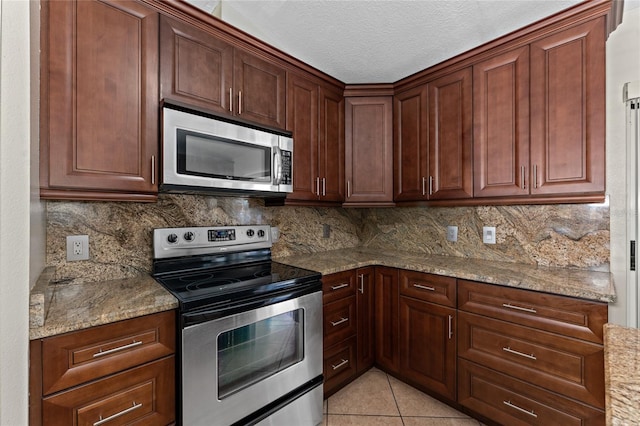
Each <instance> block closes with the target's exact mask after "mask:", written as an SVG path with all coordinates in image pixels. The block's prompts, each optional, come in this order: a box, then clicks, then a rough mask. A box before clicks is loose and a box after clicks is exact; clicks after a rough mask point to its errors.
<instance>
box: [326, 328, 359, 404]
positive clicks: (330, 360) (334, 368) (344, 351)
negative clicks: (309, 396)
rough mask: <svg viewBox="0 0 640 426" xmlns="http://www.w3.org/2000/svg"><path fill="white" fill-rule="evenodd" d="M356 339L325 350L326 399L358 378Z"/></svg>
mask: <svg viewBox="0 0 640 426" xmlns="http://www.w3.org/2000/svg"><path fill="white" fill-rule="evenodd" d="M356 345H357V343H356V338H355V337H352V338H350V339H347V340H345V341H342V342H340V343H338V344H336V345H333V346H331V347H329V348H325V350H324V368H323V372H324V397H325V398H327V397H328V396H329V395H331V394H333V393H334V392H335V391H337V390H338V389H340V388H341V387H342V386H343V385H344V384H346V383H347V382H349V381H351V380H352V379H353V378H354V377H355V376H356V371H357V370H356V367H357V363H356Z"/></svg>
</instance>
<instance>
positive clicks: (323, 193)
mask: <svg viewBox="0 0 640 426" xmlns="http://www.w3.org/2000/svg"><path fill="white" fill-rule="evenodd" d="M322 196H323V197H326V196H327V178H322Z"/></svg>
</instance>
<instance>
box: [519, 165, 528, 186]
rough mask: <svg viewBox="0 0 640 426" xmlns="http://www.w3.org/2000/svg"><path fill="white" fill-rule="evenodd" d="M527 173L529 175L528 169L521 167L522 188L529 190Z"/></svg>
mask: <svg viewBox="0 0 640 426" xmlns="http://www.w3.org/2000/svg"><path fill="white" fill-rule="evenodd" d="M526 173H527V168H526V167H525V166H522V167H520V187H521V188H522V189H527V181H526V179H525V174H526Z"/></svg>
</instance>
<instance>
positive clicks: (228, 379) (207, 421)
mask: <svg viewBox="0 0 640 426" xmlns="http://www.w3.org/2000/svg"><path fill="white" fill-rule="evenodd" d="M153 245H154V263H153V276H154V278H155V279H156V280H157V281H158V282H160V283H161V284H162V285H163V286H164V287H165V288H166V289H167V290H169V291H170V292H171V293H172V294H173V295H174V296H175V297H176V298H177V299H178V300H179V304H180V308H179V309H180V314H179V315H178V318H179V327H177V329H178V346H179V351H178V358H179V361H178V371H179V373H178V374H179V377H178V380H177V382H178V395H179V398H178V401H177V402H178V404H177V405H178V407H179V409H178V416H177V418H178V419H179V421H181V424H183V425H185V426H186V425H188V426H192V425H225V426H228V425H241V424H242V425H252V424H260V425H278V426H285V425H292V426H293V425H295V426H302V425H316V424H319V423H320V422H321V421H322V379H323V378H322V284H321V282H320V274H319V273H317V272H313V271H308V270H305V269H300V268H295V267H292V266H288V265H284V264H280V263H277V262H274V261H272V260H271V245H272V239H271V227H270V226H268V225H255V226H221V227H191V228H162V229H155V230H154V234H153Z"/></svg>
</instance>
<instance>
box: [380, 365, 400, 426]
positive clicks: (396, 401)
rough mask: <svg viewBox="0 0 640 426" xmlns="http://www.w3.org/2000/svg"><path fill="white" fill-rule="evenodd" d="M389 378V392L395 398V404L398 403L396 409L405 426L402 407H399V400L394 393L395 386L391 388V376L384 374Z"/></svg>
mask: <svg viewBox="0 0 640 426" xmlns="http://www.w3.org/2000/svg"><path fill="white" fill-rule="evenodd" d="M384 374H385V376H387V383H389V390H390V391H391V396H393V402H395V403H396V408H397V409H398V414H399V415H400V421H401V422H402V426H404V419H403V418H402V412H401V411H400V406H399V405H398V399H397V398H396V394H395V392H394V391H393V386H391V380H390V379H389V374H387V373H386V372H385V373H384Z"/></svg>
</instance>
